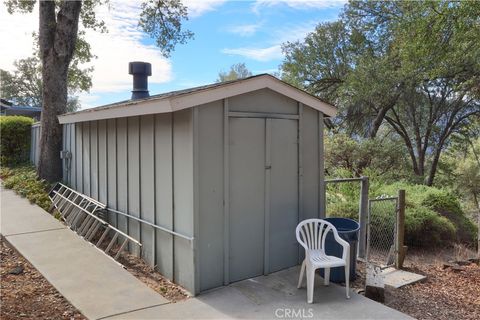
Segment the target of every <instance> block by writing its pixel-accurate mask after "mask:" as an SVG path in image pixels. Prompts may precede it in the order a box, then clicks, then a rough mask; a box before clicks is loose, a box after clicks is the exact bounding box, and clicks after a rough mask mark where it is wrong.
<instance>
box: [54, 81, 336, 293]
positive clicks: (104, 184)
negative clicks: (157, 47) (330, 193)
mask: <svg viewBox="0 0 480 320" xmlns="http://www.w3.org/2000/svg"><path fill="white" fill-rule="evenodd" d="M134 91H135V90H134ZM335 112H336V109H335V108H334V107H333V106H331V105H329V104H327V103H325V102H323V101H321V100H319V99H318V98H316V97H314V96H312V95H310V94H308V93H306V92H304V91H301V90H299V89H297V88H295V87H293V86H290V85H288V84H286V83H284V82H282V81H280V80H278V79H277V78H275V77H273V76H271V75H266V74H263V75H258V76H253V77H250V78H246V79H242V80H236V81H231V82H225V83H216V84H212V85H207V86H202V87H197V88H192V89H187V90H180V91H175V92H170V93H165V94H160V95H153V96H148V97H145V98H140V99H133V100H128V101H124V102H119V103H115V104H111V105H106V106H102V107H98V108H92V109H88V110H82V111H79V112H74V113H68V114H64V115H61V116H59V121H60V123H62V124H63V128H64V130H63V132H64V141H63V149H64V150H65V151H68V153H65V152H64V153H63V154H69V156H68V157H66V158H65V159H64V176H63V177H64V182H65V183H66V184H68V185H70V186H71V187H73V188H74V189H76V190H78V191H80V192H83V193H85V194H87V195H89V196H91V197H93V198H95V199H97V200H99V201H100V202H103V203H105V204H107V205H108V207H109V208H111V211H110V215H109V219H110V221H111V223H112V224H113V225H114V226H117V227H119V228H120V229H121V230H122V231H125V232H127V233H128V234H129V235H131V236H133V237H134V238H136V239H138V240H139V241H140V242H141V243H142V245H143V247H142V250H141V251H142V252H137V254H141V255H142V257H143V258H144V259H145V260H146V261H147V262H148V263H149V264H150V265H151V266H155V267H156V268H157V269H158V270H159V271H160V272H161V273H162V274H164V275H165V276H167V277H168V278H170V279H172V280H173V281H175V282H176V283H179V284H180V285H182V286H184V287H185V288H186V289H188V290H189V291H190V292H192V293H194V294H198V293H200V292H202V291H205V290H207V289H211V288H214V287H218V286H222V285H226V284H229V283H231V282H235V281H239V280H242V279H246V278H250V277H255V276H258V275H262V274H268V273H271V272H275V271H278V270H281V269H284V268H288V267H291V266H295V265H297V264H298V263H299V262H301V260H300V259H301V254H302V253H301V251H300V249H299V246H298V244H297V242H296V240H295V227H296V225H297V223H298V222H299V221H300V220H303V219H306V218H312V217H319V216H321V212H324V210H322V209H321V208H322V204H323V203H324V199H323V197H324V196H323V195H324V190H323V188H324V183H323V182H324V177H323V171H324V170H323V160H324V159H323V120H324V117H328V116H332V115H334V114H335ZM131 250H133V251H135V248H131Z"/></svg>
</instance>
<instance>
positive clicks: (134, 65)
mask: <svg viewBox="0 0 480 320" xmlns="http://www.w3.org/2000/svg"><path fill="white" fill-rule="evenodd" d="M128 73H129V74H143V75H146V76H151V75H152V65H151V64H150V63H148V62H142V61H133V62H129V63H128Z"/></svg>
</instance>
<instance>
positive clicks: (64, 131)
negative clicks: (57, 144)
mask: <svg viewBox="0 0 480 320" xmlns="http://www.w3.org/2000/svg"><path fill="white" fill-rule="evenodd" d="M61 126H62V150H67V127H66V126H67V125H66V124H62V125H61ZM67 161H68V160H67V159H62V182H63V183H67V182H66V181H67Z"/></svg>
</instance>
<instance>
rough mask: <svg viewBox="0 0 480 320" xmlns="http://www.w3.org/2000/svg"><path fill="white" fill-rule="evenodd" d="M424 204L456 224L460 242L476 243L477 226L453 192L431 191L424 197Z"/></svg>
mask: <svg viewBox="0 0 480 320" xmlns="http://www.w3.org/2000/svg"><path fill="white" fill-rule="evenodd" d="M422 205H424V206H425V207H428V208H430V209H432V210H434V211H435V212H437V213H438V214H440V215H441V216H442V217H445V218H447V219H448V220H449V221H451V222H452V223H453V224H454V225H455V227H456V230H457V233H456V240H457V241H458V242H463V243H466V244H473V243H475V241H476V237H477V226H476V225H475V224H474V223H473V222H472V221H471V220H470V219H468V217H467V216H466V215H465V213H464V212H463V210H462V208H461V206H460V202H459V201H458V199H457V198H455V196H454V195H453V194H451V193H449V192H446V191H431V192H429V193H427V195H426V197H425V199H423V201H422Z"/></svg>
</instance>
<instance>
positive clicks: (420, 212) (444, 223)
mask: <svg viewBox="0 0 480 320" xmlns="http://www.w3.org/2000/svg"><path fill="white" fill-rule="evenodd" d="M455 232H456V228H455V226H454V225H453V223H452V222H451V221H449V220H448V219H447V218H445V217H442V216H440V215H439V214H437V213H436V212H434V211H432V210H430V209H428V208H425V207H421V206H415V207H410V208H407V209H406V212H405V243H406V244H407V245H408V246H412V247H430V246H438V245H445V244H449V243H451V242H453V241H455Z"/></svg>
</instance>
